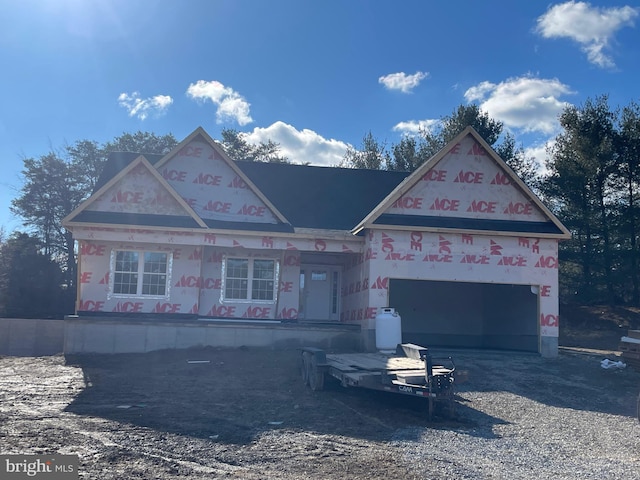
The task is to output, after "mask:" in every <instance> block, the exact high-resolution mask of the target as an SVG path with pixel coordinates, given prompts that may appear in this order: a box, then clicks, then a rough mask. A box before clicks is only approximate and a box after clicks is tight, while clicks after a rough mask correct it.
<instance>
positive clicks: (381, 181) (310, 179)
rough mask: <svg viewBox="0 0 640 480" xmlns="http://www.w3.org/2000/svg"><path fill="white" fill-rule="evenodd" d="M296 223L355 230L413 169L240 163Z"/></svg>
mask: <svg viewBox="0 0 640 480" xmlns="http://www.w3.org/2000/svg"><path fill="white" fill-rule="evenodd" d="M236 164H237V165H238V166H239V167H240V169H241V170H242V171H243V172H244V173H245V175H247V177H249V179H250V180H251V181H252V182H253V183H255V185H256V186H257V187H258V188H259V189H260V191H261V192H262V193H264V195H265V196H266V197H267V198H268V199H269V200H270V201H271V203H273V205H274V206H275V207H276V208H277V209H278V210H279V211H280V213H282V215H284V216H285V218H286V219H287V220H289V222H291V224H292V225H293V226H294V227H303V228H324V229H331V230H351V229H352V228H354V227H355V226H356V225H357V224H358V222H360V221H361V220H362V219H364V217H366V216H367V215H368V214H369V212H371V210H373V209H374V208H375V207H376V206H377V205H378V204H379V203H380V202H381V201H382V200H383V199H384V198H385V197H386V196H387V195H388V194H389V193H391V191H392V190H393V189H394V188H395V187H396V186H397V185H398V184H399V183H400V182H402V180H404V179H405V178H406V177H407V175H409V173H407V172H387V171H383V170H359V169H352V168H337V167H312V166H306V165H292V164H286V163H261V162H236Z"/></svg>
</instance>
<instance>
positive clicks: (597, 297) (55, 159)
mask: <svg viewBox="0 0 640 480" xmlns="http://www.w3.org/2000/svg"><path fill="white" fill-rule="evenodd" d="M559 123H560V126H561V132H560V133H559V134H558V135H557V136H556V138H555V140H554V142H552V143H551V144H550V146H549V147H548V149H547V154H548V160H547V161H546V165H545V166H544V167H545V168H544V169H540V168H539V167H538V165H537V163H536V161H535V160H534V159H533V158H531V157H528V156H527V155H526V152H525V150H524V148H523V147H522V145H520V144H518V142H517V141H516V139H515V137H514V136H513V135H512V134H511V133H510V132H508V131H506V130H505V128H504V124H503V123H502V122H499V121H497V120H495V119H492V118H491V117H490V116H489V115H488V114H487V113H486V112H483V111H482V110H481V109H480V108H479V106H477V105H474V104H472V105H461V106H459V107H457V108H456V109H454V110H453V112H452V113H451V114H450V115H447V116H443V117H441V118H440V121H439V122H438V124H437V126H435V127H434V128H432V129H429V130H421V131H420V132H419V134H417V135H415V136H405V137H403V138H402V139H401V140H400V141H399V142H398V143H396V144H392V145H390V146H389V147H388V146H387V145H386V143H385V142H382V141H379V140H378V139H377V138H376V137H375V136H374V135H373V134H372V133H371V132H368V133H366V134H365V135H364V136H363V139H362V144H361V145H360V146H359V147H357V148H356V147H353V146H350V147H348V149H347V151H346V153H345V155H344V158H343V159H342V161H341V162H340V164H339V165H337V166H341V167H348V168H369V169H384V170H394V171H413V170H415V169H416V168H418V167H419V166H420V165H421V164H422V163H424V162H425V161H427V160H428V159H429V158H431V157H432V156H433V155H435V154H436V153H437V152H438V151H439V150H440V149H441V148H443V147H444V146H445V145H446V144H447V143H448V142H449V141H450V140H452V139H453V138H454V137H455V136H456V135H458V133H460V132H461V131H462V130H463V129H464V128H466V127H467V126H468V125H471V126H473V127H474V128H475V129H476V131H478V133H479V134H480V135H481V136H482V137H483V138H484V139H485V141H486V142H487V143H488V144H489V145H491V147H492V148H493V149H494V150H495V151H496V152H497V153H498V155H500V157H501V158H502V159H504V160H505V162H506V163H507V164H508V165H509V166H510V167H511V168H512V169H513V170H514V172H515V173H516V174H517V175H519V176H520V178H522V179H523V180H524V182H525V183H527V184H528V185H529V186H530V187H531V188H532V190H533V191H534V192H535V193H536V194H538V195H539V196H540V197H541V198H542V199H543V201H544V202H545V203H546V204H547V205H548V206H549V207H550V209H551V210H552V211H553V212H554V213H555V214H556V215H557V216H558V218H559V219H560V220H561V221H562V222H563V223H564V224H565V225H566V226H567V228H568V229H569V230H570V231H571V233H572V238H571V240H568V241H564V242H561V243H560V247H559V249H560V251H559V260H560V262H559V264H560V267H559V268H560V286H561V290H560V296H561V301H565V302H579V303H582V304H598V303H608V304H627V305H635V306H640V276H639V274H638V272H637V270H638V264H639V263H640V251H639V250H640V239H639V235H640V107H639V106H638V104H636V103H635V102H632V103H630V104H629V105H627V106H625V107H623V108H611V107H610V106H609V104H608V98H607V96H606V95H603V96H600V97H597V98H595V99H588V100H587V101H586V102H585V103H584V104H583V105H581V106H573V105H570V106H567V107H566V108H565V109H564V111H563V112H562V113H561V115H560V117H559ZM221 137H222V139H221V144H222V146H223V148H224V149H225V151H226V152H227V154H228V155H229V156H230V157H231V158H232V159H233V160H245V161H260V162H290V161H291V160H290V159H288V158H287V157H285V156H283V155H282V154H281V152H280V146H279V145H278V144H277V143H275V142H272V141H271V140H268V141H266V142H261V143H260V144H258V145H254V144H250V143H248V142H247V141H246V139H245V137H244V136H243V135H242V133H240V132H238V131H236V130H233V129H223V130H222V132H221ZM177 143H178V142H177V140H176V139H175V138H174V136H173V135H172V134H168V135H161V136H158V135H155V134H153V133H149V132H136V133H134V134H130V133H124V134H122V135H120V136H118V137H116V138H114V139H113V140H111V141H108V142H105V143H98V142H96V141H93V140H86V139H85V140H79V141H77V142H75V143H74V144H72V145H67V146H65V147H63V148H62V149H60V150H59V151H52V152H49V153H47V154H44V155H42V156H40V157H37V158H24V159H23V170H22V175H23V178H24V183H23V186H22V188H21V189H20V191H19V194H18V196H17V197H16V198H15V199H14V200H13V201H12V206H11V210H12V212H13V213H14V214H16V215H18V216H19V217H21V218H22V220H23V225H24V226H25V227H26V232H14V233H12V234H11V235H9V236H6V235H4V234H3V232H0V269H1V270H0V316H21V317H34V316H40V317H42V316H61V315H64V314H67V313H69V312H73V302H74V299H75V292H76V258H75V253H74V243H73V239H72V237H71V234H70V232H68V231H66V230H65V229H64V228H63V227H62V225H61V221H62V219H63V218H64V217H65V216H67V215H68V214H69V213H71V212H72V211H73V210H74V209H75V208H76V207H77V206H78V205H79V204H80V203H81V202H82V201H83V200H84V199H86V198H88V197H89V195H91V193H92V192H93V190H94V188H95V186H96V182H97V180H98V177H99V175H100V173H101V171H102V169H103V167H104V165H105V163H106V161H107V158H108V155H109V152H112V151H129V152H139V153H153V154H165V153H168V152H169V151H170V150H171V149H172V148H173V147H175V146H176V145H177ZM304 160H305V161H306V160H308V159H304ZM34 298H37V299H38V301H37V302H34Z"/></svg>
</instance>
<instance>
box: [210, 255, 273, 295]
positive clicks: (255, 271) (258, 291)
mask: <svg viewBox="0 0 640 480" xmlns="http://www.w3.org/2000/svg"><path fill="white" fill-rule="evenodd" d="M278 268H279V265H278V262H277V261H276V260H272V259H266V258H236V257H227V258H225V259H224V261H223V263H222V269H223V272H222V278H223V281H224V285H223V287H222V300H223V301H224V300H227V301H231V300H239V301H257V302H268V303H273V302H275V301H276V287H277V281H276V279H277V278H278Z"/></svg>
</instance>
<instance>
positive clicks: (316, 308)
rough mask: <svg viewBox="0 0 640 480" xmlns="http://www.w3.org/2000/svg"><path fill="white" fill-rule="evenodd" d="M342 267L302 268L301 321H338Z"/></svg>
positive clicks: (320, 266)
mask: <svg viewBox="0 0 640 480" xmlns="http://www.w3.org/2000/svg"><path fill="white" fill-rule="evenodd" d="M339 282H340V267H336V266H331V265H301V266H300V297H301V298H300V306H301V312H300V319H304V320H336V321H337V320H338V319H339V312H340V308H339V305H338V301H339V299H340V294H339V293H340V285H339Z"/></svg>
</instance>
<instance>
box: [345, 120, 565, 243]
mask: <svg viewBox="0 0 640 480" xmlns="http://www.w3.org/2000/svg"><path fill="white" fill-rule="evenodd" d="M463 143H466V144H468V145H466V146H467V148H468V147H469V146H471V147H472V148H471V150H470V151H469V152H467V153H466V154H465V155H466V156H473V157H474V158H473V161H474V162H475V163H476V166H477V165H478V164H482V163H484V167H485V168H487V167H489V170H491V171H492V172H493V173H495V174H496V177H495V178H501V179H502V181H500V182H495V180H492V181H491V182H490V183H491V184H492V185H488V183H489V181H488V180H489V179H484V180H483V181H482V182H478V183H484V185H486V186H482V188H483V192H485V193H492V194H493V195H499V194H502V195H504V192H503V190H504V188H508V189H509V190H510V191H511V192H512V193H511V196H512V198H513V196H514V195H515V196H516V197H517V198H518V199H520V200H522V201H523V202H519V203H520V204H519V205H517V207H518V208H520V209H524V211H525V212H527V215H516V214H515V213H518V212H512V210H511V208H510V207H511V206H512V202H510V203H509V204H508V205H507V208H504V207H505V205H502V206H500V207H499V208H498V209H497V211H491V212H488V211H487V212H485V213H488V214H486V215H479V214H477V213H475V212H477V210H476V208H475V207H476V205H477V204H481V205H484V206H485V208H486V206H487V205H492V206H491V208H492V209H493V208H496V206H498V205H499V202H487V201H486V200H476V199H473V197H472V195H473V193H471V192H464V194H465V195H466V196H467V197H468V198H466V200H467V201H468V202H469V204H470V205H468V207H467V208H463V209H462V210H461V211H457V212H456V214H453V212H450V214H449V215H448V216H444V215H434V214H432V213H431V211H433V210H435V209H436V208H435V207H434V205H435V204H436V202H438V201H440V202H442V201H443V200H444V201H445V202H450V203H449V205H450V204H451V202H459V200H458V199H455V200H452V199H451V198H447V197H448V196H449V195H450V194H451V190H453V187H454V185H456V182H458V183H457V187H458V188H459V192H458V193H462V192H463V191H464V190H466V189H467V186H466V185H464V184H465V182H466V178H457V177H456V178H455V179H453V180H452V181H451V180H450V179H449V182H448V183H443V187H442V188H440V189H439V190H438V192H439V193H440V194H441V195H443V198H438V197H434V198H419V199H418V200H419V201H424V200H429V201H428V202H426V203H427V204H431V206H428V205H427V204H425V205H420V210H419V211H417V210H416V213H417V214H412V213H413V212H411V211H409V212H408V213H407V212H406V210H405V209H404V208H403V207H398V205H404V204H406V203H407V201H409V203H411V201H415V198H414V197H409V196H410V195H411V193H412V192H416V191H420V192H422V193H424V192H427V193H428V194H429V195H431V196H433V195H434V193H433V192H434V191H435V190H436V188H435V187H434V186H425V185H424V183H425V182H422V181H423V180H428V179H430V177H432V176H433V175H429V173H441V171H436V167H439V166H440V165H441V164H445V163H446V162H450V164H452V165H453V166H454V167H455V168H456V169H457V168H461V166H464V167H467V166H468V165H463V162H462V161H461V160H460V159H459V158H458V159H456V155H458V153H459V152H458V149H459V147H460V145H461V144H463ZM456 162H457V163H456ZM449 166H451V165H449ZM443 168H444V167H443ZM445 173H446V172H445ZM469 174H470V175H471V176H472V177H473V175H475V172H473V171H471V170H469V171H463V170H460V172H459V175H465V176H466V175H469ZM479 175H480V177H479V178H482V173H479ZM420 182H422V183H423V184H422V185H420ZM503 182H504V183H503ZM473 183H476V182H473ZM494 183H496V184H495V185H494ZM505 184H506V185H507V186H508V187H505V186H504V185H505ZM472 187H473V185H469V190H472ZM489 188H492V189H493V191H492V192H489V190H488V189H489ZM405 196H407V197H409V198H407V197H405ZM503 200H504V199H503ZM507 200H508V199H507ZM431 201H433V203H431ZM503 209H504V211H503ZM468 212H471V213H468ZM527 217H528V218H527ZM365 228H396V229H397V228H400V229H405V230H407V229H416V228H420V229H424V230H431V231H443V230H463V231H465V232H471V233H474V232H475V233H489V232H491V233H495V234H503V235H504V234H520V233H532V234H540V235H543V236H546V237H555V238H570V236H571V234H570V233H569V231H568V230H567V229H566V227H565V226H564V225H562V223H561V222H560V221H559V220H558V219H557V218H556V216H555V215H554V214H553V213H552V212H551V211H550V210H549V209H548V208H547V207H546V206H545V205H544V204H543V203H542V201H541V200H540V199H539V198H538V197H537V196H536V195H535V194H534V193H533V192H532V191H531V189H530V188H529V187H528V186H527V185H526V184H525V183H524V182H523V181H522V180H521V179H520V178H519V177H518V176H517V175H516V174H515V172H514V171H513V170H512V169H511V168H510V167H509V166H508V165H507V164H506V163H505V162H504V161H503V160H502V158H500V156H499V155H498V154H497V153H496V152H495V151H494V150H493V149H492V148H491V146H490V145H489V144H488V143H487V142H486V141H485V140H484V139H483V138H482V137H481V136H480V135H479V134H478V132H476V131H475V130H474V129H473V128H472V127H467V128H465V129H464V130H463V131H462V132H461V133H460V134H458V135H457V136H456V137H455V138H454V139H453V140H452V141H450V142H449V143H448V144H447V145H446V146H445V147H444V148H443V149H441V150H440V151H439V152H438V153H437V154H436V155H434V156H433V157H432V158H431V159H429V160H428V161H427V162H425V163H424V164H422V165H421V166H420V167H418V168H417V169H416V170H415V171H414V172H413V173H412V174H411V175H410V176H408V177H407V178H405V179H404V181H402V182H401V183H400V184H399V185H397V186H396V187H395V188H394V189H393V191H391V192H390V193H389V194H388V195H387V196H386V198H385V199H384V200H382V201H381V202H380V203H379V204H378V205H377V206H376V207H375V208H373V209H372V210H371V211H370V212H369V214H367V215H366V216H365V217H364V218H363V220H362V221H360V223H359V224H358V225H357V226H356V227H355V228H354V229H353V230H352V232H353V233H358V232H359V231H361V230H363V229H365Z"/></svg>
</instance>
